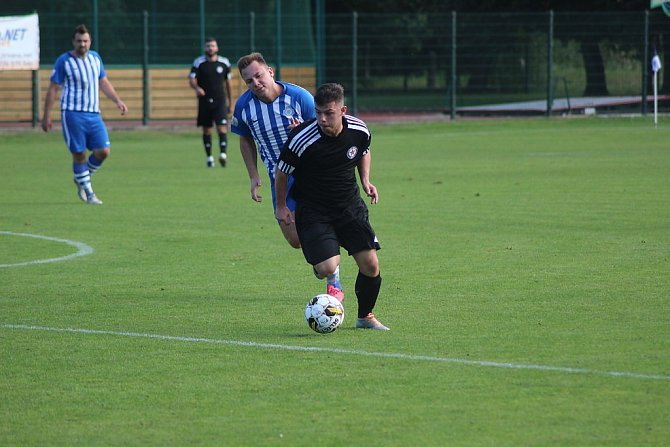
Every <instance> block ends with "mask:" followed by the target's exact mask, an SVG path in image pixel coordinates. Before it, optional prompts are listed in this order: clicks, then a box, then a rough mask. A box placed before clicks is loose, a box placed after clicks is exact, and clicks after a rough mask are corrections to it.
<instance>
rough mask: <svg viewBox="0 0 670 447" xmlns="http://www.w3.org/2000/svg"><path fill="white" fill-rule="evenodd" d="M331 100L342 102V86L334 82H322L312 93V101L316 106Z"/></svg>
mask: <svg viewBox="0 0 670 447" xmlns="http://www.w3.org/2000/svg"><path fill="white" fill-rule="evenodd" d="M331 102H344V87H342V86H341V85H340V84H336V83H334V82H331V83H328V84H322V85H321V86H319V88H317V89H316V94H315V95H314V103H315V104H316V105H318V106H325V105H326V104H329V103H331Z"/></svg>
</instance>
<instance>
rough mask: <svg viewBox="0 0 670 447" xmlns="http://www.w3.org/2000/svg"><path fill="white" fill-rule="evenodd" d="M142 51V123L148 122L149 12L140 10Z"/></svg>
mask: <svg viewBox="0 0 670 447" xmlns="http://www.w3.org/2000/svg"><path fill="white" fill-rule="evenodd" d="M142 31H143V37H144V38H143V41H142V47H143V50H144V51H143V53H142V124H143V125H144V126H146V125H147V124H149V118H150V116H149V115H150V113H151V112H150V108H149V99H150V96H149V95H150V93H149V92H150V88H149V13H148V12H147V11H142Z"/></svg>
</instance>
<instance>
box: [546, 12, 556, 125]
mask: <svg viewBox="0 0 670 447" xmlns="http://www.w3.org/2000/svg"><path fill="white" fill-rule="evenodd" d="M553 64H554V10H553V9H552V10H550V11H549V30H548V32H547V112H546V115H547V116H551V111H552V109H553V108H554V89H553V87H554V76H553V71H554V70H553V68H554V67H553Z"/></svg>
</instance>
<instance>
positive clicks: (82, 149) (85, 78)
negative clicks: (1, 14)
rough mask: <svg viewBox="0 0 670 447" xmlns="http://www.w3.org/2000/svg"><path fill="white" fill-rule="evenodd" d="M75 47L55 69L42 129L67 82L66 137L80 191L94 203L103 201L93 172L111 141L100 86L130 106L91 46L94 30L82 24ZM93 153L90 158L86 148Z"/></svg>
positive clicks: (62, 102)
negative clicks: (122, 97) (96, 193)
mask: <svg viewBox="0 0 670 447" xmlns="http://www.w3.org/2000/svg"><path fill="white" fill-rule="evenodd" d="M72 46H73V50H72V51H68V52H66V53H63V54H61V55H60V56H59V57H58V59H56V63H55V64H54V68H53V71H52V72H51V84H50V85H49V90H48V91H47V96H46V99H45V101H44V115H43V117H42V129H43V130H44V131H45V132H48V131H49V130H50V129H51V126H52V124H51V108H52V107H53V104H54V102H55V101H56V98H57V97H58V90H59V87H60V86H61V85H62V86H63V94H62V95H61V98H60V109H61V123H62V126H63V137H64V138H65V144H66V145H67V147H68V149H69V150H70V153H71V154H72V170H73V172H74V183H75V185H76V186H77V195H78V196H79V198H80V199H81V200H83V201H84V202H86V203H88V204H91V205H101V204H102V201H101V200H100V199H98V197H97V196H96V195H95V193H94V192H93V187H92V186H91V175H92V174H94V173H95V172H96V171H97V170H98V169H100V167H101V166H102V163H103V161H105V159H106V158H107V157H108V156H109V153H110V142H109V135H108V133H107V127H106V126H105V123H104V122H103V120H102V117H101V115H100V103H99V95H100V90H102V92H103V93H104V94H105V96H107V97H108V98H109V99H111V100H112V101H114V104H116V107H117V108H118V109H119V110H120V111H121V115H124V114H125V113H126V112H127V111H128V107H126V105H125V104H124V103H123V101H121V98H120V97H119V95H118V94H117V93H116V90H115V89H114V86H113V85H112V83H111V82H109V79H107V74H106V72H105V67H104V65H103V63H102V59H101V58H100V55H99V54H98V53H97V52H95V51H92V50H91V33H90V32H89V31H88V29H87V28H86V26H85V25H79V26H78V27H77V28H75V30H74V33H73V34H72ZM87 149H88V150H90V151H91V154H90V156H89V157H88V159H87V158H86V150H87Z"/></svg>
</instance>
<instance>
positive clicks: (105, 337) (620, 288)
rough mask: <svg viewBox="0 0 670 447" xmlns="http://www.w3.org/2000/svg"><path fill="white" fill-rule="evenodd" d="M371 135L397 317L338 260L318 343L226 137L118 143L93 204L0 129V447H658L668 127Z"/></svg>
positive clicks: (580, 123)
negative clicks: (340, 289) (225, 147)
mask: <svg viewBox="0 0 670 447" xmlns="http://www.w3.org/2000/svg"><path fill="white" fill-rule="evenodd" d="M371 128H372V131H373V154H374V155H373V166H372V181H373V183H375V185H376V186H377V187H378V189H379V192H380V203H379V204H378V205H375V206H373V207H371V212H370V213H371V221H372V224H373V226H374V227H375V229H376V231H377V233H378V236H379V239H380V241H381V244H382V247H383V249H382V250H381V251H380V253H379V257H380V263H381V272H382V276H383V278H384V283H383V285H382V293H381V295H380V298H379V301H378V305H377V308H376V313H377V315H378V316H379V318H380V320H381V321H382V322H384V323H385V324H387V325H388V326H390V327H391V328H392V330H391V331H390V332H376V331H365V330H356V329H353V323H354V316H355V301H356V300H355V296H354V293H353V282H354V280H355V277H356V269H355V264H354V262H353V260H352V259H351V258H348V257H346V256H345V258H343V263H342V267H341V274H342V278H343V281H344V286H345V291H346V292H348V299H347V301H346V303H345V304H346V306H345V307H347V308H348V309H349V313H348V316H347V319H346V320H345V322H344V325H343V327H342V328H340V329H339V330H338V331H336V332H335V333H333V334H330V335H319V334H316V333H314V332H312V331H311V330H310V329H309V328H308V327H307V325H306V323H305V322H304V319H303V317H302V312H303V307H304V304H305V303H306V302H307V300H308V299H309V298H310V297H311V296H313V295H315V294H317V293H321V292H322V291H323V290H324V289H325V285H324V284H323V283H322V282H319V281H317V280H316V279H315V278H314V276H313V275H312V272H311V268H310V267H309V266H308V265H307V264H306V263H305V261H304V259H303V257H302V254H301V253H300V252H299V251H296V250H293V249H291V248H289V247H288V245H287V244H286V243H285V242H284V240H283V238H282V237H281V234H280V232H279V230H278V229H277V227H276V224H275V222H274V220H273V217H272V212H271V202H270V193H269V188H268V187H267V185H266V186H265V187H264V190H265V197H266V201H264V202H263V203H262V204H255V203H254V202H252V201H251V199H250V198H249V193H248V180H247V176H246V171H245V170H244V167H243V163H242V161H241V157H240V155H239V150H238V148H237V146H238V143H237V139H236V138H235V137H231V138H230V140H231V141H230V147H231V149H230V151H229V152H230V154H231V155H230V163H229V167H227V168H226V169H225V170H224V169H221V168H219V167H217V168H216V169H207V168H205V167H204V156H203V152H202V149H201V147H200V146H201V144H200V137H199V135H198V133H197V131H196V130H195V129H194V130H193V131H189V132H167V133H160V132H157V131H113V132H112V133H111V137H112V144H113V152H112V157H111V158H110V159H109V161H108V163H107V164H106V165H105V167H104V168H103V169H102V170H101V171H100V172H99V173H98V174H96V176H95V177H94V185H95V188H96V192H97V193H98V196H99V197H100V198H101V199H102V200H103V201H104V205H102V206H100V207H95V206H87V205H84V204H82V203H81V202H79V201H78V199H77V198H76V195H75V188H74V186H73V184H72V180H71V172H70V171H71V168H70V161H69V159H70V157H69V154H68V152H67V150H66V149H65V146H64V144H63V141H62V138H61V135H60V132H53V133H51V134H48V135H46V134H43V133H40V132H37V131H34V132H26V133H19V134H11V133H3V134H0V142H1V144H0V184H1V185H2V195H1V198H0V231H2V232H3V233H0V264H1V265H2V267H0V377H1V378H2V380H0V421H1V422H0V445H2V446H47V445H48V446H73V445H76V446H103V445H123V446H168V445H173V446H205V445H207V446H223V445H225V446H313V445H320V446H343V445H351V446H363V445H365V446H403V447H404V446H485V445H496V446H522V445H523V446H549V445H550V446H604V445H608V446H615V445H616V446H664V445H668V440H669V439H670V303H669V301H668V299H669V296H670V261H669V258H670V144H669V143H668V142H669V141H670V122H669V121H668V119H667V118H665V117H664V118H663V119H662V120H661V122H660V123H659V128H658V129H656V130H654V129H653V126H652V125H651V123H650V119H649V118H647V119H633V118H631V119H624V118H621V119H614V118H609V119H600V118H593V119H551V120H547V119H544V118H541V119H530V120H488V121H457V122H452V123H433V124H405V125H395V126H390V125H371ZM24 234H28V235H33V236H36V235H37V236H44V237H48V238H55V239H56V240H54V239H43V238H36V237H29V236H23V235H24ZM63 240H66V241H70V243H67V242H64V241H63ZM74 243H79V244H85V246H88V247H90V248H91V249H92V250H93V252H92V253H90V254H88V255H85V256H79V257H71V258H67V259H64V260H60V261H56V262H44V263H37V262H36V261H39V260H48V259H53V258H63V257H68V256H69V255H73V254H76V253H78V250H81V249H82V248H81V247H83V246H82V245H79V246H78V247H79V248H78V247H77V246H73V245H72V244H74ZM10 264H24V265H21V266H11V265H10Z"/></svg>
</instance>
